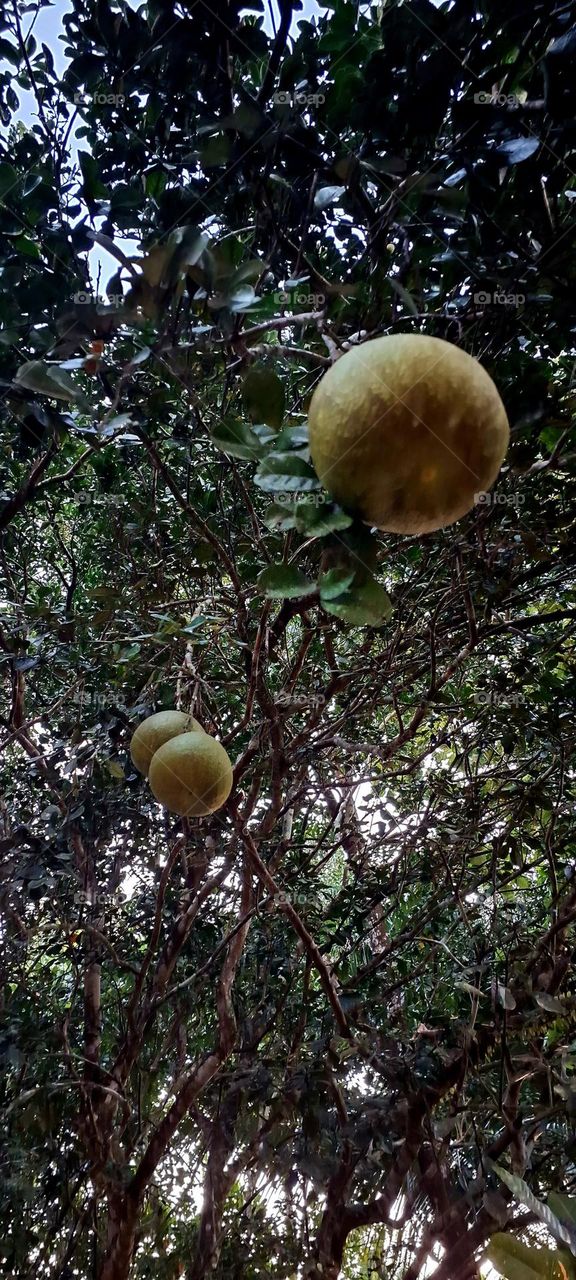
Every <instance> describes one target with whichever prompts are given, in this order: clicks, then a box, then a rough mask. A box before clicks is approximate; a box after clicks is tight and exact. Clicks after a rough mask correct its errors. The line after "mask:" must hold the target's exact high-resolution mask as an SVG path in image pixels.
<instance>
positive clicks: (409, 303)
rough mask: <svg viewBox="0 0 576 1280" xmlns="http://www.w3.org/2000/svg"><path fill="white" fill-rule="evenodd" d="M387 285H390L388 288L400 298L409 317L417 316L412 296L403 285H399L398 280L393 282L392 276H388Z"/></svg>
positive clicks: (416, 308)
mask: <svg viewBox="0 0 576 1280" xmlns="http://www.w3.org/2000/svg"><path fill="white" fill-rule="evenodd" d="M388 284H389V285H390V288H391V289H393V290H394V293H397V294H398V297H399V298H401V300H402V302H403V303H404V306H405V307H406V310H407V311H409V312H410V315H411V316H417V315H418V307H417V306H416V303H415V301H414V299H413V297H412V294H411V293H408V290H407V289H405V288H404V285H403V284H400V281H399V280H395V279H394V276H388Z"/></svg>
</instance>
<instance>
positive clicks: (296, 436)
mask: <svg viewBox="0 0 576 1280" xmlns="http://www.w3.org/2000/svg"><path fill="white" fill-rule="evenodd" d="M303 446H306V447H307V446H308V425H307V423H306V422H299V423H297V424H296V426H294V427H283V428H282V430H281V431H280V432H279V434H278V435H277V436H276V439H275V441H274V448H275V449H276V450H277V451H278V452H279V453H280V452H282V451H283V450H284V449H302V447H303Z"/></svg>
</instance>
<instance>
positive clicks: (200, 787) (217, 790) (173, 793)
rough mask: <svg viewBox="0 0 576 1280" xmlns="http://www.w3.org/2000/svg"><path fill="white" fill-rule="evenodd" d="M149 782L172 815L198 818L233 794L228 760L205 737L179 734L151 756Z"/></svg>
mask: <svg viewBox="0 0 576 1280" xmlns="http://www.w3.org/2000/svg"><path fill="white" fill-rule="evenodd" d="M148 781H149V783H150V787H151V789H152V793H153V795H154V796H155V797H156V799H157V800H159V801H160V804H163V805H164V806H165V808H166V809H170V812H171V813H179V814H181V815H182V816H183V817H184V816H186V817H189V818H201V817H203V816H204V814H206V813H214V811H215V810H216V809H220V807H221V806H222V805H223V804H224V802H225V801H226V800H227V799H228V796H229V795H230V792H231V790H232V765H231V763H230V757H229V756H228V754H227V753H226V751H225V750H224V747H223V746H222V744H221V743H220V742H217V741H216V739H215V738H211V737H210V735H209V734H207V733H204V732H203V731H202V730H201V731H200V733H197V732H195V733H179V734H178V736H177V737H175V738H170V741H169V742H165V743H164V746H163V747H160V748H159V750H158V751H156V752H155V753H154V756H153V758H152V764H151V765H150V773H149V774H148Z"/></svg>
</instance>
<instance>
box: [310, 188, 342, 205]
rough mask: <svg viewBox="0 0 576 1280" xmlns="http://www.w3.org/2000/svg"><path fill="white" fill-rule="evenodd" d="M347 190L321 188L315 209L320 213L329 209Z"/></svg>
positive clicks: (315, 200) (315, 198)
mask: <svg viewBox="0 0 576 1280" xmlns="http://www.w3.org/2000/svg"><path fill="white" fill-rule="evenodd" d="M345 190H346V187H320V190H319V191H317V192H316V195H315V197H314V208H315V209H319V210H320V211H322V209H327V208H328V207H329V205H331V204H334V203H335V201H336V200H339V199H340V196H342V195H344V192H345Z"/></svg>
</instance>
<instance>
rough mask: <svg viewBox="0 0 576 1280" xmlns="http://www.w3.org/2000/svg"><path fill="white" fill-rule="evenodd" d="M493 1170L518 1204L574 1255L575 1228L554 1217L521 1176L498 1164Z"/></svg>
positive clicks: (575, 1249)
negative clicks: (534, 1216) (529, 1212)
mask: <svg viewBox="0 0 576 1280" xmlns="http://www.w3.org/2000/svg"><path fill="white" fill-rule="evenodd" d="M494 1170H495V1172H496V1173H497V1174H498V1177H499V1178H501V1179H502V1182H503V1183H504V1184H505V1186H507V1187H508V1189H509V1190H510V1191H511V1192H512V1194H513V1195H514V1196H516V1199H517V1200H519V1201H520V1204H525V1205H526V1208H527V1209H530V1211H531V1213H534V1214H535V1215H536V1217H537V1218H539V1219H540V1222H543V1223H544V1226H546V1227H547V1228H548V1230H549V1232H550V1234H551V1235H553V1236H555V1237H556V1239H557V1240H561V1241H562V1243H563V1244H567V1245H568V1248H569V1249H570V1250H571V1252H572V1253H573V1254H575V1255H576V1230H575V1229H574V1228H573V1227H572V1226H569V1225H568V1224H565V1223H563V1222H560V1219H559V1218H557V1217H556V1215H555V1214H554V1213H553V1212H552V1210H551V1209H550V1208H549V1207H548V1205H546V1204H543V1203H542V1201H541V1200H538V1198H537V1196H535V1195H534V1192H533V1191H531V1190H530V1187H529V1186H528V1183H527V1182H524V1179H523V1178H518V1177H517V1176H516V1174H514V1173H509V1172H508V1169H503V1168H502V1167H501V1166H500V1165H498V1164H495V1165H494Z"/></svg>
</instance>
